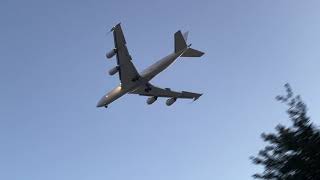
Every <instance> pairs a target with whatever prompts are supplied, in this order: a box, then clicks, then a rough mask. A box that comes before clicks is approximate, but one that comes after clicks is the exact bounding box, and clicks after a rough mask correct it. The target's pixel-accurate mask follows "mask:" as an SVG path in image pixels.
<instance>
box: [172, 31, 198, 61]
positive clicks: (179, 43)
mask: <svg viewBox="0 0 320 180" xmlns="http://www.w3.org/2000/svg"><path fill="white" fill-rule="evenodd" d="M187 38H188V32H185V33H183V34H182V33H181V31H177V32H176V33H175V34H174V52H175V53H178V52H180V51H184V52H183V53H182V54H181V57H201V56H202V55H203V54H204V52H201V51H198V50H196V49H192V48H190V46H191V44H190V45H189V46H188V45H187V42H186V41H187Z"/></svg>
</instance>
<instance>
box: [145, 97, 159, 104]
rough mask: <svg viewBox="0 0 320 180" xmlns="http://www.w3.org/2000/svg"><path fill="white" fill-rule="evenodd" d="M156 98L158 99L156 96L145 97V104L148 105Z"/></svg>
mask: <svg viewBox="0 0 320 180" xmlns="http://www.w3.org/2000/svg"><path fill="white" fill-rule="evenodd" d="M157 99H158V97H156V96H152V97H149V98H148V99H147V104H149V105H150V104H152V103H154V102H155V101H156V100H157Z"/></svg>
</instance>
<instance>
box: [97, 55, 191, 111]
mask: <svg viewBox="0 0 320 180" xmlns="http://www.w3.org/2000/svg"><path fill="white" fill-rule="evenodd" d="M185 50H186V49H184V50H182V51H180V52H177V53H171V54H169V55H168V56H166V57H164V58H162V59H160V60H159V61H157V62H156V63H154V64H152V65H151V66H150V67H148V68H147V69H145V70H144V71H142V72H141V73H140V78H139V79H138V80H136V81H133V82H131V83H130V84H126V85H125V86H123V85H121V84H120V85H119V86H117V87H116V88H114V89H113V90H112V91H110V92H108V93H107V94H106V95H104V96H103V97H102V98H101V99H100V101H99V102H98V104H97V107H103V106H107V105H108V104H110V103H112V102H113V101H115V100H116V99H118V98H120V97H121V96H123V95H125V94H127V93H129V92H132V91H134V90H136V89H138V88H140V87H141V86H145V85H146V84H147V83H148V82H149V81H150V80H151V79H153V78H154V77H155V76H156V75H158V74H159V73H160V72H162V71H163V70H165V69H167V68H168V67H169V66H170V65H171V64H172V63H173V62H174V61H175V60H176V59H177V58H178V57H179V56H181V54H183V52H184V51H185ZM120 68H121V67H120Z"/></svg>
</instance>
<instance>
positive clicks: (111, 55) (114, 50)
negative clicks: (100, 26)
mask: <svg viewBox="0 0 320 180" xmlns="http://www.w3.org/2000/svg"><path fill="white" fill-rule="evenodd" d="M116 53H117V50H116V49H112V50H111V51H109V52H108V53H107V54H106V57H107V58H108V59H110V58H112V57H113V56H114V55H115V54H116Z"/></svg>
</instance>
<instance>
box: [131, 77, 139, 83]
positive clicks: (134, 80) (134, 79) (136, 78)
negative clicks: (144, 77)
mask: <svg viewBox="0 0 320 180" xmlns="http://www.w3.org/2000/svg"><path fill="white" fill-rule="evenodd" d="M139 79H140V77H139V76H136V77H134V78H132V79H131V81H132V82H136V81H138V80H139Z"/></svg>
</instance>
